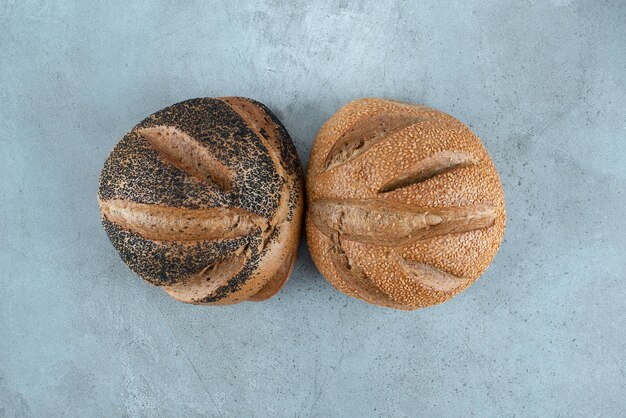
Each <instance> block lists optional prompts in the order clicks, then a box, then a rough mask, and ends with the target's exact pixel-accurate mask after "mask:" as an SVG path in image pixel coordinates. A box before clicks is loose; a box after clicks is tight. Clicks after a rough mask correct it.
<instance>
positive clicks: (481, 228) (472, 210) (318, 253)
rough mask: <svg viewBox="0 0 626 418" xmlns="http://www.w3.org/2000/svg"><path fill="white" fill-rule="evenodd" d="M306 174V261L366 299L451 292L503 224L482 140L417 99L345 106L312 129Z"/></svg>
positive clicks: (444, 296)
mask: <svg viewBox="0 0 626 418" xmlns="http://www.w3.org/2000/svg"><path fill="white" fill-rule="evenodd" d="M306 181H307V199H308V203H309V209H308V210H307V217H306V234H307V242H308V245H309V248H310V250H311V256H312V258H313V261H314V262H315V264H316V265H317V267H318V268H319V270H320V271H321V272H322V274H323V275H324V276H325V277H326V278H327V279H328V280H329V281H330V282H331V284H333V285H334V286H335V287H336V288H337V289H339V290H340V291H342V292H344V293H347V294H349V295H351V296H354V297H357V298H360V299H363V300H365V301H367V302H370V303H375V304H379V305H383V306H388V307H393V308H399V309H415V308H420V307H425V306H429V305H433V304H437V303H441V302H444V301H446V300H448V299H450V298H452V297H454V296H455V295H457V294H458V293H460V292H461V291H462V290H463V289H465V288H466V287H467V286H468V285H469V284H471V283H472V282H473V281H474V280H476V279H477V278H478V277H479V276H480V275H481V274H482V273H483V272H484V270H485V269H486V268H487V267H488V265H489V263H490V262H491V260H492V259H493V257H494V256H495V254H496V252H497V250H498V247H499V245H500V242H501V240H502V237H503V234H504V225H505V209H504V194H503V191H502V184H501V183H500V179H499V176H498V173H497V171H496V169H495V167H494V165H493V163H492V161H491V159H490V158H489V155H488V154H487V152H486V150H485V149H484V147H483V146H482V144H481V142H480V140H479V139H478V138H477V137H476V136H475V135H474V134H473V133H472V132H471V131H470V130H469V129H468V128H467V127H466V126H465V125H464V124H462V123H461V122H459V121H458V120H456V119H455V118H453V117H452V116H450V115H447V114H445V113H443V112H439V111H437V110H434V109H430V108H427V107H424V106H417V105H410V104H405V103H399V102H393V101H389V100H382V99H362V100H357V101H355V102H352V103H349V104H347V105H346V106H344V107H343V108H342V109H340V110H339V111H338V112H337V113H336V114H335V115H333V116H332V117H331V118H330V119H329V120H328V121H327V122H326V123H325V124H324V126H322V128H321V129H320V131H319V132H318V135H317V137H316V138H315V141H314V143H313V147H312V150H311V156H310V159H309V164H308V170H307V177H306Z"/></svg>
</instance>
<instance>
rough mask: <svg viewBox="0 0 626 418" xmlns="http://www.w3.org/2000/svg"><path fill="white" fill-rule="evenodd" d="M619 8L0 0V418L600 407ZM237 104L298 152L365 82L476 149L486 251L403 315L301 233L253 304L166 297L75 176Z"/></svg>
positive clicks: (620, 188) (625, 341)
mask: <svg viewBox="0 0 626 418" xmlns="http://www.w3.org/2000/svg"><path fill="white" fill-rule="evenodd" d="M625 18H626V4H625V3H624V2H620V1H582V0H581V1H569V0H558V1H556V0H553V1H530V0H529V1H516V0H504V1H499V2H493V1H489V0H479V1H463V2H461V1H448V0H446V1H432V2H411V1H389V0H376V1H361V2H353V1H346V0H333V1H318V2H316V1H303V0H297V1H291V2H289V1H282V0H271V1H246V2H228V1H223V2H202V1H193V0H187V1H169V0H155V1H151V2H146V1H130V0H127V1H108V2H99V1H94V2H78V1H76V2H74V1H45V0H27V1H26V0H25V1H17V0H5V1H2V2H0V54H1V57H2V58H1V59H0V178H1V179H2V180H1V181H0V267H1V268H0V352H1V353H2V355H1V356H0V417H5V416H6V417H16V416H17V417H19V416H33V417H41V416H46V417H54V416H164V417H174V416H181V417H191V416H206V415H209V416H243V417H249V416H256V417H282V416H286V417H291V416H298V417H306V416H322V417H325V416H328V417H333V416H342V417H364V416H393V417H402V416H407V417H408V416H411V417H413V416H468V415H470V416H471V415H473V416H603V417H607V416H620V415H621V416H623V415H624V414H625V413H626V364H625V363H626V354H625V353H626V313H625V312H626V269H625V265H626V261H625V259H626V216H624V215H625V212H626V192H625V190H624V189H625V187H624V186H625V185H626V111H625V109H626V87H625V83H624V78H625V77H626V54H625V53H624V52H625V45H626V24H625ZM222 95H242V96H248V97H252V98H255V99H257V100H259V101H261V102H264V103H265V104H267V105H268V106H269V107H270V108H271V109H272V110H273V111H274V112H275V113H276V114H277V115H278V116H279V117H280V118H281V119H282V121H283V122H284V124H285V125H286V127H287V129H288V130H289V131H290V133H291V134H292V137H293V139H294V141H295V143H296V146H297V148H298V152H299V154H300V157H301V159H302V161H303V164H306V161H307V156H308V153H309V150H310V146H311V143H312V140H313V138H314V136H315V133H316V131H317V130H318V129H319V127H320V126H321V125H322V123H323V122H324V121H325V120H326V119H327V118H328V117H329V116H330V115H331V114H332V113H334V112H335V111H336V110H337V109H338V108H339V107H340V106H341V105H343V104H344V103H346V102H347V101H349V100H352V99H356V98H359V97H365V96H374V97H388V98H393V99H398V100H404V101H410V102H416V103H423V104H426V105H428V106H432V107H435V108H438V109H441V110H443V111H445V112H448V113H451V114H453V115H455V116H456V117H457V118H459V119H460V120H462V121H464V122H465V123H467V124H468V125H469V126H470V127H471V128H472V129H473V130H474V131H475V132H476V133H477V134H478V135H479V136H480V137H481V138H482V140H483V142H484V144H485V146H486V148H487V149H488V151H489V152H490V154H491V155H492V157H493V159H494V162H495V164H496V166H497V167H498V169H499V171H500V174H501V176H502V180H503V183H504V189H505V194H506V202H507V215H508V220H507V227H508V228H507V231H506V235H505V240H504V242H503V245H502V247H501V249H500V252H499V253H498V255H497V256H496V258H495V260H494V262H493V264H492V265H491V267H490V268H489V269H488V270H487V272H486V273H485V274H484V276H483V277H482V278H481V279H480V280H478V281H477V282H476V283H475V284H474V285H473V286H471V287H470V288H469V289H468V290H467V291H465V292H464V293H463V294H461V295H460V296H458V297H457V298H455V299H453V300H452V301H450V302H448V303H446V304H443V305H440V306H436V307H432V308H428V309H424V310H418V311H414V312H400V311H393V310H389V309H383V308H378V307H376V306H371V305H368V304H366V303H363V302H360V301H358V300H355V299H351V298H348V297H346V296H344V295H342V294H341V293H338V292H337V291H335V290H334V289H333V288H332V287H331V286H330V285H329V284H328V283H327V282H326V281H325V280H324V279H323V278H322V277H321V276H320V274H319V273H318V272H317V270H316V269H315V267H314V265H313V264H312V262H311V258H310V256H309V253H308V251H307V250H306V247H305V246H304V245H303V246H302V248H301V252H300V256H299V259H298V263H297V265H296V267H295V270H294V273H293V276H292V278H291V280H290V281H289V282H288V284H287V285H286V287H285V288H284V289H283V291H282V292H280V294H279V295H277V296H276V297H274V298H273V299H272V300H270V301H268V302H265V303H244V304H240V305H236V306H231V307H226V308H211V307H197V306H189V305H184V304H181V303H177V302H175V301H174V300H172V299H170V298H168V297H167V296H166V294H165V293H164V292H162V291H161V290H159V289H158V288H155V287H152V286H150V285H148V284H146V283H144V282H143V281H141V280H140V279H139V278H137V277H136V276H135V275H134V274H133V273H132V272H131V271H130V270H128V268H126V267H125V265H124V264H123V263H122V262H121V260H120V258H119V257H118V255H117V253H116V252H115V250H114V249H113V247H112V246H111V244H110V243H109V241H108V239H107V237H106V235H105V234H104V231H103V229H102V227H101V225H100V220H99V211H98V206H97V202H96V190H97V182H98V175H99V172H100V169H101V167H102V164H103V162H104V160H105V158H106V156H107V155H108V153H109V151H110V150H111V149H112V147H113V146H114V144H115V143H116V142H117V141H118V139H119V138H121V137H122V135H123V134H124V133H125V132H126V131H127V130H128V129H130V128H131V127H132V126H133V125H135V123H137V122H138V121H139V120H141V119H142V118H143V117H145V116H146V115H148V114H150V113H153V112H154V111H156V110H158V109H160V108H162V107H165V106H167V105H169V104H172V103H175V102H178V101H181V100H184V99H188V98H192V97H201V96H222Z"/></svg>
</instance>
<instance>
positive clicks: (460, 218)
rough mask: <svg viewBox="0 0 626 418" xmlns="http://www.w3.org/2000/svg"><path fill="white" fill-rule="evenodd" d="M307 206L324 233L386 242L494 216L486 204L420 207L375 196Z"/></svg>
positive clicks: (473, 225)
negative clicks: (379, 198) (373, 197)
mask: <svg viewBox="0 0 626 418" xmlns="http://www.w3.org/2000/svg"><path fill="white" fill-rule="evenodd" d="M309 210H310V216H311V219H312V220H313V222H314V223H315V225H316V226H317V227H318V228H319V230H320V231H321V232H322V233H324V234H325V235H327V236H332V235H333V234H334V233H339V234H340V235H341V236H342V237H343V238H345V239H348V240H351V241H358V242H363V243H367V244H376V245H387V246H400V245H407V244H410V243H412V242H415V241H418V240H423V239H428V238H433V237H436V236H440V235H447V234H455V233H461V232H467V231H472V230H475V229H480V228H487V227H490V226H491V225H493V222H494V220H495V218H496V211H495V210H494V208H493V206H491V205H489V204H475V205H469V206H460V207H449V208H443V207H442V208H428V207H424V208H419V207H413V206H411V205H407V204H403V203H397V202H393V201H385V200H378V199H320V200H316V201H314V202H312V203H311V207H310V209H309Z"/></svg>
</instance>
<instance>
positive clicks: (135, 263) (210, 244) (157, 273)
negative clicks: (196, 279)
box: [102, 219, 259, 286]
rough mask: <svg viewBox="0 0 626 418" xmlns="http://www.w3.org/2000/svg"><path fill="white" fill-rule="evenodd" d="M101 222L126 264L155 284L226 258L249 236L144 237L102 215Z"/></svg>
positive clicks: (169, 283)
mask: <svg viewBox="0 0 626 418" xmlns="http://www.w3.org/2000/svg"><path fill="white" fill-rule="evenodd" d="M102 224H103V225H104V230H105V231H106V233H107V236H108V237H109V239H110V240H111V242H112V243H113V246H114V247H115V248H123V249H124V250H123V251H119V253H120V256H121V257H122V260H123V261H124V262H125V263H126V265H128V267H130V269H131V270H133V271H134V272H135V273H137V274H138V275H140V276H141V277H143V278H144V279H145V280H146V281H148V282H150V283H152V284H155V285H157V286H165V285H171V284H175V283H178V282H179V281H180V279H181V278H184V277H187V276H189V275H192V274H195V273H197V272H199V271H201V270H202V269H204V268H205V267H210V266H212V265H213V264H216V263H218V262H219V261H222V260H225V259H227V258H230V257H232V256H233V255H234V254H235V252H236V251H237V249H239V248H241V247H243V246H245V245H246V244H249V243H250V242H251V239H252V238H253V237H252V236H246V237H241V238H237V239H225V240H217V241H197V242H194V243H192V244H191V245H189V244H181V243H177V242H172V241H167V242H165V241H164V242H158V241H151V240H147V239H144V238H142V237H141V236H139V235H137V234H134V233H132V232H129V231H127V230H125V229H122V228H120V227H118V226H117V225H115V224H113V223H111V222H109V221H107V220H106V219H103V220H102ZM257 239H259V238H257Z"/></svg>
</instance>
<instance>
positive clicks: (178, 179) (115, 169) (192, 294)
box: [98, 97, 303, 305]
mask: <svg viewBox="0 0 626 418" xmlns="http://www.w3.org/2000/svg"><path fill="white" fill-rule="evenodd" d="M98 202H99V205H100V210H101V215H102V224H103V225H104V229H105V231H106V233H107V235H108V237H109V239H110V240H111V242H112V244H113V246H114V247H115V248H116V250H117V251H118V252H119V254H120V256H121V258H122V260H123V261H124V262H125V263H126V264H127V265H128V267H130V269H131V270H133V271H134V272H135V273H137V274H138V275H139V276H141V277H142V278H143V279H145V280H146V281H148V282H150V283H152V284H154V285H157V286H161V287H163V289H164V290H165V291H166V292H167V293H169V294H170V295H171V296H172V297H174V298H175V299H177V300H180V301H182V302H187V303H193V304H207V305H225V304H233V303H238V302H241V301H245V300H250V301H260V300H264V299H267V298H269V297H271V296H273V295H274V294H275V293H276V292H278V290H279V289H280V288H281V287H282V286H283V284H284V283H285V282H286V280H287V278H288V276H289V274H290V272H291V268H292V266H293V264H294V262H295V260H296V256H297V251H298V244H299V240H300V228H301V219H302V210H303V190H302V171H301V166H300V161H299V159H298V155H297V153H296V149H295V147H294V145H293V143H292V141H291V138H290V137H289V134H288V133H287V131H286V130H285V128H284V127H283V125H282V124H281V123H280V121H279V120H278V119H277V118H276V116H274V114H273V113H272V112H271V111H270V110H269V109H268V108H267V107H265V106H264V105H263V104H261V103H259V102H256V101H254V100H250V99H245V98H241V97H225V98H217V99H214V98H201V99H192V100H187V101H184V102H181V103H178V104H175V105H172V106H170V107H167V108H165V109H163V110H160V111H158V112H156V113H155V114H153V115H151V116H148V117H147V118H146V119H144V120H143V121H142V122H140V123H139V124H138V125H137V126H135V127H134V128H133V129H132V130H131V131H130V132H129V133H127V134H126V135H125V136H124V138H122V140H121V141H120V142H119V143H118V144H117V145H116V146H115V148H114V149H113V151H112V152H111V154H110V155H109V157H108V159H107V160H106V162H105V164H104V168H103V169H102V173H101V176H100V187H99V190H98Z"/></svg>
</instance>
